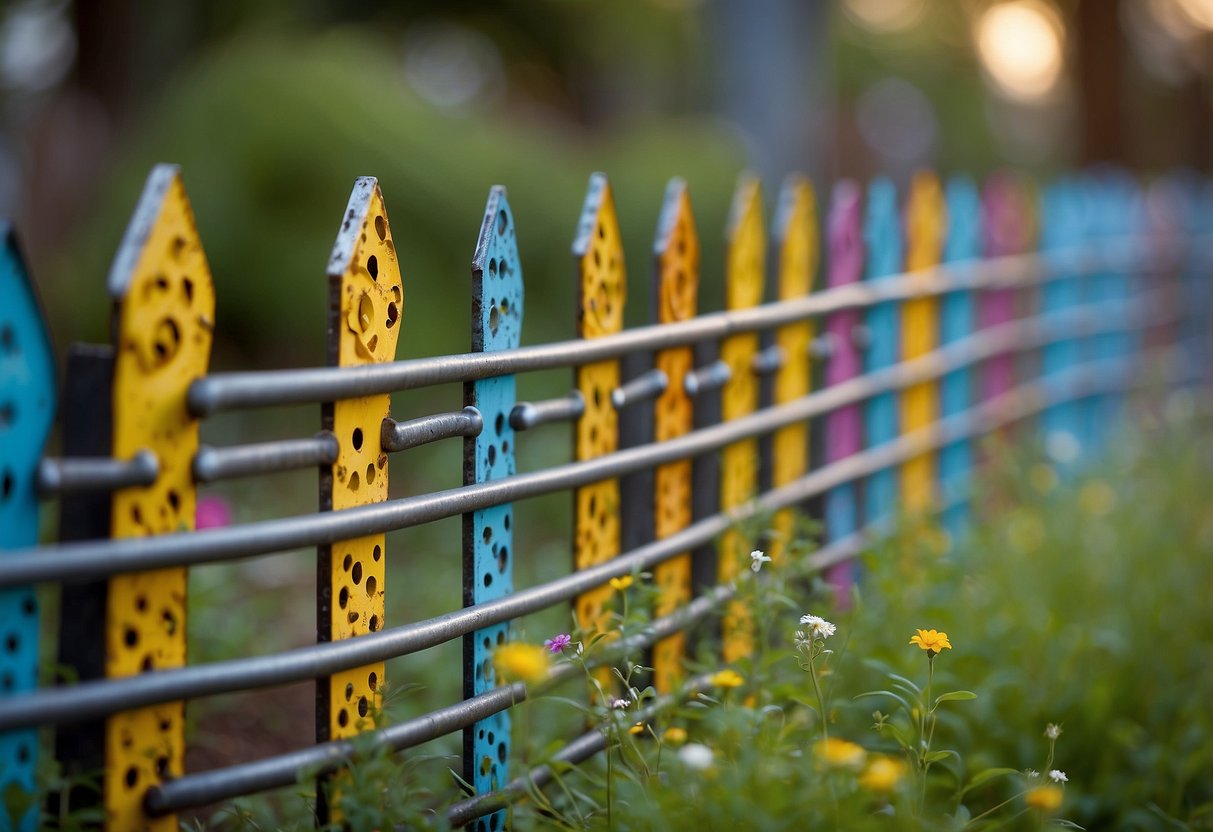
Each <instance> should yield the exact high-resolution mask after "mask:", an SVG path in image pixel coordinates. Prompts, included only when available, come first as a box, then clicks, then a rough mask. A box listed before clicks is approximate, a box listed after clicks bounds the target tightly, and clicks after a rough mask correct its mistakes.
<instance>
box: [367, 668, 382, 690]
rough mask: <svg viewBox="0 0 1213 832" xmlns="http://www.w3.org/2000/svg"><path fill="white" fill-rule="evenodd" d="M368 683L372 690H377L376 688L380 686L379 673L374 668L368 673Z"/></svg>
mask: <svg viewBox="0 0 1213 832" xmlns="http://www.w3.org/2000/svg"><path fill="white" fill-rule="evenodd" d="M366 685H367V687H369V688H370V689H371V690H376V689H378V687H379V674H377V673H375V671H373V670H372V671H371V672H370V673H369V674H368V675H367V677H366Z"/></svg>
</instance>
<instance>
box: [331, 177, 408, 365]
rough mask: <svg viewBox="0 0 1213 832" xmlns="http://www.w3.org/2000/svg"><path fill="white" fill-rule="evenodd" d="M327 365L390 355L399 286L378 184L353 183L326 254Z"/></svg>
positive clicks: (399, 310)
mask: <svg viewBox="0 0 1213 832" xmlns="http://www.w3.org/2000/svg"><path fill="white" fill-rule="evenodd" d="M327 276H328V278H329V284H330V288H329V292H330V294H329V307H330V318H331V320H330V321H329V326H330V327H331V332H333V333H336V336H337V337H336V338H335V339H332V343H330V344H329V350H330V356H329V359H330V363H333V364H337V365H339V366H342V367H348V366H355V365H358V364H366V363H380V362H384V361H391V360H392V359H394V358H395V357H396V342H397V341H398V340H399V333H400V322H401V317H402V315H403V311H404V285H403V282H402V280H401V276H400V263H399V260H398V259H397V256H396V245H395V243H394V242H393V241H392V226H391V223H390V222H389V221H388V215H387V205H386V203H385V202H384V199H383V192H382V191H381V190H380V189H379V181H378V180H377V179H376V178H375V177H373V176H360V177H358V178H357V179H355V180H354V187H353V189H352V190H351V192H350V198H349V202H348V203H347V204H346V207H345V213H344V214H342V220H341V227H340V229H339V230H338V231H337V239H336V240H335V241H334V243H333V250H332V253H331V254H330V255H329V262H328V269H327Z"/></svg>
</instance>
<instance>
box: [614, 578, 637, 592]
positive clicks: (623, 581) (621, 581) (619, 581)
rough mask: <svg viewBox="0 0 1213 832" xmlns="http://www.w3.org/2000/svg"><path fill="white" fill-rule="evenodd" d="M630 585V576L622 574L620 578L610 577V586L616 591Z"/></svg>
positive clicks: (621, 590) (620, 590)
mask: <svg viewBox="0 0 1213 832" xmlns="http://www.w3.org/2000/svg"><path fill="white" fill-rule="evenodd" d="M631 585H632V576H631V575H624V576H623V577H622V578H611V586H612V587H613V588H614V589H615V591H616V592H623V591H624V590H625V589H627V588H628V587H630V586H631Z"/></svg>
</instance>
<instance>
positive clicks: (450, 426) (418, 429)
mask: <svg viewBox="0 0 1213 832" xmlns="http://www.w3.org/2000/svg"><path fill="white" fill-rule="evenodd" d="M482 430H484V417H482V416H481V415H480V411H479V410H477V409H476V408H474V407H471V406H470V405H469V406H468V407H465V408H464V409H463V410H459V411H456V412H454V413H436V414H434V415H433V416H422V417H421V418H419V419H410V420H409V421H407V422H397V421H396V420H395V419H392V418H387V419H384V420H383V430H382V434H381V442H382V444H383V449H384V450H385V451H387V452H389V453H395V452H397V451H407V450H409V449H410V448H419V447H421V446H422V445H428V444H429V443H430V442H437V441H439V440H440V439H451V438H454V437H456V436H479V435H480V431H482Z"/></svg>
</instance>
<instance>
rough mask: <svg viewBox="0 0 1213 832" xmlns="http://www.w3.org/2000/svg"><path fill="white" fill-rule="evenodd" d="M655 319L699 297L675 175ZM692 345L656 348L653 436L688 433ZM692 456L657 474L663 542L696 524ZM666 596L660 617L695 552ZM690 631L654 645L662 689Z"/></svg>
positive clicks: (687, 204) (690, 224) (686, 206)
mask: <svg viewBox="0 0 1213 832" xmlns="http://www.w3.org/2000/svg"><path fill="white" fill-rule="evenodd" d="M653 259H654V268H653V281H652V286H653V289H652V291H653V301H652V310H653V319H654V323H659V324H669V323H674V322H675V321H686V320H690V319H691V318H694V317H695V312H696V308H697V306H698V300H699V234H698V232H697V231H696V230H695V217H694V215H693V214H692V212H691V198H690V195H689V194H688V193H687V186H686V183H685V182H683V181H682V180H681V179H671V180H670V183H669V185H667V186H666V191H665V199H664V200H663V201H662V206H661V218H660V220H659V222H658V226H657V238H656V240H655V241H654V243H653ZM694 362H695V351H694V348H693V347H690V346H684V347H672V348H670V349H666V350H660V351H658V353H657V355H656V357H655V360H654V366H655V367H656V369H658V370H660V371H661V372H662V373H664V374H665V377H666V388H665V392H664V393H662V394H661V395H660V396H659V397H658V398H657V401H656V403H655V406H654V410H653V427H654V429H653V435H654V439H655V441H657V442H665V441H667V440H670V439H674V438H676V437H678V436H682V435H684V434H686V433H690V431H691V428H692V427H693V421H694V415H695V414H694V411H695V407H694V403H693V402H692V400H691V397H690V396H689V395H687V392H686V388H685V387H684V386H683V383H684V381H685V379H686V375H687V373H688V372H690V371H691V369H693V368H694ZM692 465H693V463H692V461H691V460H689V459H680V460H678V461H676V462H668V463H666V464H664V465H659V466H657V470H656V471H655V473H654V488H653V496H654V506H653V513H654V537H655V538H656V539H658V540H661V539H662V538H666V537H669V536H670V535H672V534H674V533H676V532H678V531H681V530H682V529H684V528H686V527H687V526H688V525H690V523H691V492H692V479H691V471H692ZM654 578H655V580H656V583H657V586H658V587H659V588H660V591H661V595H660V598H659V600H658V603H657V615H668V614H670V613H672V612H674V610H676V609H677V608H678V607H680V606H682V605H683V604H685V603H686V602H687V601H689V600H690V598H691V554H690V552H686V553H684V554H680V555H677V556H675V557H673V558H670V559H669V560H667V561H666V562H665V563H663V564H661V565H659V566H658V567H657V568H656V569H655V570H654ZM685 651H686V636H685V635H684V634H683V633H681V632H679V633H675V634H674V635H672V636H668V637H666V638H664V639H661V640H660V641H658V642H657V644H656V645H654V647H653V684H654V686H655V687H656V688H657V690H658V692H660V693H669V692H670V691H672V690H674V688H675V687H676V686H677V684H678V680H679V679H680V678H681V676H682V659H683V655H684V653H685Z"/></svg>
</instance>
